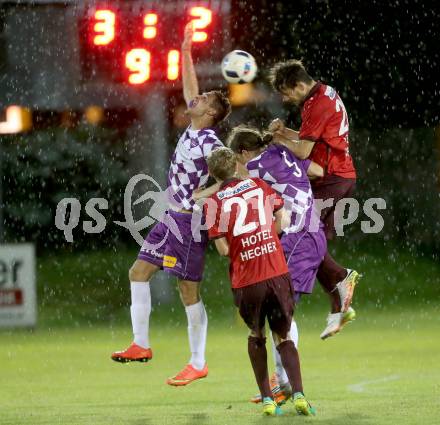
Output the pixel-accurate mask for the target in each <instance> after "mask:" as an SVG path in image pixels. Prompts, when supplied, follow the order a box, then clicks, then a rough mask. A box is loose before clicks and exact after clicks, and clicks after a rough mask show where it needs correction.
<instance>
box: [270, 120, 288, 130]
mask: <svg viewBox="0 0 440 425" xmlns="http://www.w3.org/2000/svg"><path fill="white" fill-rule="evenodd" d="M285 128H286V126H285V124H284V122H283V121H282V120H280V119H279V118H275V119H274V120H273V121H272V122H271V123H270V124H269V128H268V130H269V131H270V132H271V133H283V132H284V129H285Z"/></svg>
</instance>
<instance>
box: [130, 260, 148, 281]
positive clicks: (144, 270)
mask: <svg viewBox="0 0 440 425" xmlns="http://www.w3.org/2000/svg"><path fill="white" fill-rule="evenodd" d="M153 274H154V272H153V271H152V270H150V269H149V267H140V266H139V264H138V263H137V262H135V263H134V264H133V265H132V266H131V267H130V270H129V271H128V278H129V279H130V282H148V281H149V280H150V278H151V276H152V275H153Z"/></svg>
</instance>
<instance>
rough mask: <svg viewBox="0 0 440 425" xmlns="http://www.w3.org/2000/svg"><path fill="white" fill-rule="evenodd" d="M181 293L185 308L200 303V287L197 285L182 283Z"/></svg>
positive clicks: (180, 284)
mask: <svg viewBox="0 0 440 425" xmlns="http://www.w3.org/2000/svg"><path fill="white" fill-rule="evenodd" d="M179 292H180V298H181V300H182V303H183V304H184V305H185V306H189V305H193V304H197V303H198V302H199V301H200V299H201V298H200V294H199V287H198V285H197V284H196V283H192V282H191V283H188V282H180V283H179Z"/></svg>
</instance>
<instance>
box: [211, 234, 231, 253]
mask: <svg viewBox="0 0 440 425" xmlns="http://www.w3.org/2000/svg"><path fill="white" fill-rule="evenodd" d="M214 243H215V247H216V248H217V251H218V253H219V254H220V255H222V256H223V257H227V256H228V255H229V244H228V241H227V240H226V238H218V239H215V241H214Z"/></svg>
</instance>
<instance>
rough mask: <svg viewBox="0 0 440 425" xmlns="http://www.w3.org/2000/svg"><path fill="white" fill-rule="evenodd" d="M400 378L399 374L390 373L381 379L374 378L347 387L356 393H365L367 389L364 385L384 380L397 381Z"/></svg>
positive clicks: (379, 382)
mask: <svg viewBox="0 0 440 425" xmlns="http://www.w3.org/2000/svg"><path fill="white" fill-rule="evenodd" d="M398 379H400V376H399V375H390V376H385V377H383V378H380V379H374V380H371V381H363V382H359V383H358V384H353V385H348V386H347V389H348V390H349V391H352V392H354V393H363V392H364V391H365V388H364V387H365V386H366V385H371V384H381V383H383V382H390V381H397V380H398Z"/></svg>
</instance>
